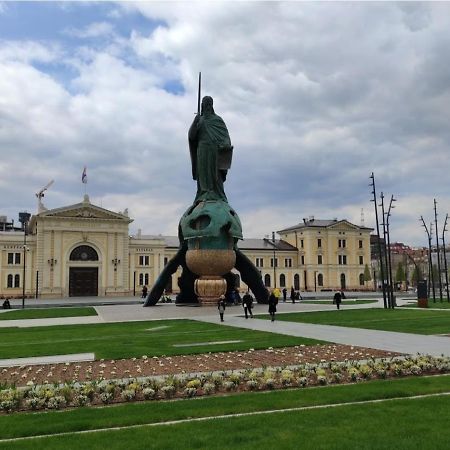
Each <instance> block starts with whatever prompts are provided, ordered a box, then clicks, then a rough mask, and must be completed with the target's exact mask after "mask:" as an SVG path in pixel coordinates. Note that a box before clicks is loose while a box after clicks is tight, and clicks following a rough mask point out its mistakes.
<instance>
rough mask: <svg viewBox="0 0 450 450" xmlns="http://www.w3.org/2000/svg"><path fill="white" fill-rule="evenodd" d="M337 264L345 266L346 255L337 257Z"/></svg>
mask: <svg viewBox="0 0 450 450" xmlns="http://www.w3.org/2000/svg"><path fill="white" fill-rule="evenodd" d="M338 264H340V265H342V264H344V265H345V264H347V255H338Z"/></svg>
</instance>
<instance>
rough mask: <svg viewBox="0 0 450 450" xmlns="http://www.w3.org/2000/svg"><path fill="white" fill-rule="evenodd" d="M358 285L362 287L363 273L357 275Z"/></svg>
mask: <svg viewBox="0 0 450 450" xmlns="http://www.w3.org/2000/svg"><path fill="white" fill-rule="evenodd" d="M359 285H360V286H364V274H363V273H360V274H359Z"/></svg>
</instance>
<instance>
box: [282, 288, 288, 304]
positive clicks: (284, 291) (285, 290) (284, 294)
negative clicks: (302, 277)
mask: <svg viewBox="0 0 450 450" xmlns="http://www.w3.org/2000/svg"><path fill="white" fill-rule="evenodd" d="M286 298H287V289H286V288H283V302H285V301H286Z"/></svg>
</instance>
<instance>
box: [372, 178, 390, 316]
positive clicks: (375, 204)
mask: <svg viewBox="0 0 450 450" xmlns="http://www.w3.org/2000/svg"><path fill="white" fill-rule="evenodd" d="M369 178H370V179H371V180H372V183H371V184H369V186H372V194H373V200H370V201H371V202H373V205H374V207H375V221H376V224H377V238H378V254H379V258H380V277H381V286H382V290H383V303H384V307H385V308H387V304H386V288H385V286H384V270H383V253H382V251H381V240H380V223H379V221H378V206H377V193H376V190H375V176H374V174H373V172H372V175H370V177H369ZM375 289H376V285H375Z"/></svg>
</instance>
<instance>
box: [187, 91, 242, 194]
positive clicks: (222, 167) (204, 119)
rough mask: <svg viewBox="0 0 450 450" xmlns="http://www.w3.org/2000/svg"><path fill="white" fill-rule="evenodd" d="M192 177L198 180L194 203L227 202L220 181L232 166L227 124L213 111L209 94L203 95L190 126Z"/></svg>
mask: <svg viewBox="0 0 450 450" xmlns="http://www.w3.org/2000/svg"><path fill="white" fill-rule="evenodd" d="M188 137H189V150H190V153H191V163H192V178H193V179H194V180H197V195H196V196H195V200H194V203H197V202H198V201H202V200H203V201H205V200H223V201H225V202H226V201H227V197H226V195H225V191H224V188H223V182H224V181H225V180H226V177H227V171H228V169H229V168H230V167H231V159H232V156H233V146H232V145H231V140H230V135H229V134H228V129H227V126H226V125H225V122H224V121H223V120H222V118H221V117H220V116H218V115H217V114H216V113H215V112H214V108H213V99H212V97H209V96H206V97H203V100H202V106H201V114H197V115H196V116H195V119H194V121H193V122H192V125H191V127H190V128H189V134H188Z"/></svg>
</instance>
